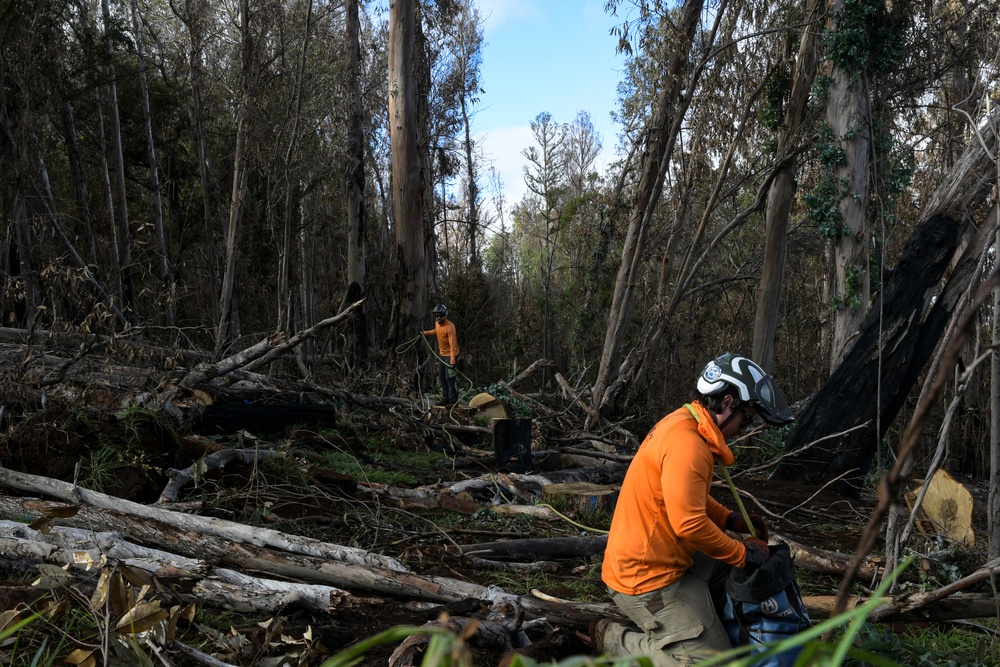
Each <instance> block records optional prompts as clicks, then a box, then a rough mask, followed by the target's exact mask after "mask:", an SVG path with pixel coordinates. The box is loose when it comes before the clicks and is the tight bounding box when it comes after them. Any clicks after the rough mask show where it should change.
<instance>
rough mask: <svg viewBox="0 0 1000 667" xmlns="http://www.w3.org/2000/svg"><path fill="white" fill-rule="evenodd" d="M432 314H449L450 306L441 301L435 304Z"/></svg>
mask: <svg viewBox="0 0 1000 667" xmlns="http://www.w3.org/2000/svg"><path fill="white" fill-rule="evenodd" d="M431 314H433V315H447V314H448V306H446V305H444V304H443V303H439V304H438V305H436V306H434V309H433V310H431Z"/></svg>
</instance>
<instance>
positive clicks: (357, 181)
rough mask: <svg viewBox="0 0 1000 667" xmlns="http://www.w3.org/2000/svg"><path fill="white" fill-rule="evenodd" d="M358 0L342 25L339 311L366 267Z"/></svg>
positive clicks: (360, 318) (360, 345)
mask: <svg viewBox="0 0 1000 667" xmlns="http://www.w3.org/2000/svg"><path fill="white" fill-rule="evenodd" d="M359 5H360V0H347V2H346V5H345V8H346V16H345V21H344V30H345V35H344V37H345V42H346V44H347V96H348V99H349V104H350V120H349V122H348V127H347V144H348V149H347V160H348V181H347V202H346V206H347V276H346V278H347V280H346V282H347V289H346V290H345V291H344V300H343V302H342V303H341V306H340V310H341V311H342V310H343V309H344V308H345V307H347V306H348V305H350V304H351V303H354V302H355V301H357V300H359V299H361V298H362V297H363V296H364V294H365V287H366V286H365V281H366V277H367V276H366V272H367V266H368V257H367V243H366V239H365V221H366V217H367V216H366V212H365V137H364V117H363V113H364V100H363V99H362V92H361V85H362V80H361V76H362V70H361V14H360V11H359ZM354 321H355V323H356V324H355V326H354V336H353V337H352V338H353V345H352V346H351V349H352V350H353V352H354V354H353V356H354V358H355V359H359V358H361V357H363V356H364V355H365V353H366V351H367V348H368V335H367V334H368V332H367V325H366V322H365V311H364V310H363V309H362V310H361V311H360V312H359V313H358V315H357V318H356V319H355V320H354Z"/></svg>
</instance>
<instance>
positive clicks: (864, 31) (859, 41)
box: [824, 0, 903, 76]
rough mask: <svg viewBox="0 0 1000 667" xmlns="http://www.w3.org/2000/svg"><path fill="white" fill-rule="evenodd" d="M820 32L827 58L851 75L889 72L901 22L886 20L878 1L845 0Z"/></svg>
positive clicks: (899, 48) (896, 57) (899, 44)
mask: <svg viewBox="0 0 1000 667" xmlns="http://www.w3.org/2000/svg"><path fill="white" fill-rule="evenodd" d="M833 25H834V26H835V28H834V29H833V30H832V31H828V32H827V33H826V34H825V35H824V42H825V44H826V47H827V49H828V54H829V57H830V60H832V61H833V62H834V64H836V65H837V66H838V67H840V68H841V69H843V70H844V71H846V72H848V73H850V74H851V75H853V76H858V75H861V74H866V75H869V76H873V75H878V74H884V73H887V72H891V71H892V70H893V69H894V68H895V67H896V65H897V64H898V63H899V60H900V57H901V55H902V45H903V39H902V37H903V35H902V25H901V24H900V25H894V24H892V23H890V22H889V21H888V16H887V14H886V10H885V3H884V2H882V1H881V0H847V2H845V3H844V6H843V9H841V11H840V12H837V13H836V14H834V15H833Z"/></svg>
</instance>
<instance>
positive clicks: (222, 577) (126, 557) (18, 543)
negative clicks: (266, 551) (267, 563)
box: [0, 520, 350, 613]
mask: <svg viewBox="0 0 1000 667" xmlns="http://www.w3.org/2000/svg"><path fill="white" fill-rule="evenodd" d="M0 553H2V554H3V556H4V558H8V559H16V560H26V561H31V562H36V563H48V564H51V565H63V566H65V565H76V566H79V567H82V568H86V569H89V568H91V567H92V566H93V565H95V564H98V563H101V562H103V561H105V560H106V561H107V562H109V563H121V564H123V565H125V566H127V567H131V568H136V569H139V570H143V571H144V572H148V573H149V574H150V575H152V576H155V577H157V578H158V579H160V580H162V581H174V582H178V581H183V580H195V581H196V582H197V583H195V585H194V589H193V593H194V594H195V595H197V596H198V598H199V599H201V600H204V601H206V602H207V603H208V604H210V605H212V606H215V607H219V608H225V609H236V610H237V611H262V612H267V613H276V612H278V611H280V610H282V609H284V608H286V607H288V606H291V605H294V606H298V607H303V608H306V609H312V610H314V611H326V612H329V611H332V610H333V609H335V608H337V607H339V606H341V605H342V604H343V602H344V601H345V600H346V599H347V598H348V597H350V594H349V593H348V592H347V591H344V590H341V589H338V588H334V587H331V586H320V585H316V584H304V583H296V582H287V581H275V580H271V579H262V578H259V577H251V576H248V575H245V574H243V573H240V572H236V571H234V570H229V569H226V568H212V567H211V566H210V565H209V564H208V563H206V562H205V561H203V560H200V559H195V558H187V557H185V556H181V555H179V554H175V553H170V552H166V551H162V550H160V549H151V548H149V547H144V546H142V545H138V544H134V543H132V542H129V541H128V540H125V539H123V538H122V536H121V535H120V534H118V533H112V532H97V531H92V530H81V529H78V528H68V527H64V526H51V527H47V529H46V531H45V532H44V533H42V532H40V531H37V530H34V529H32V528H30V527H28V526H26V525H24V524H22V523H17V522H14V521H2V520H0Z"/></svg>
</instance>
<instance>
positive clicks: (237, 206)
mask: <svg viewBox="0 0 1000 667" xmlns="http://www.w3.org/2000/svg"><path fill="white" fill-rule="evenodd" d="M240 38H241V42H242V49H241V51H242V56H241V65H242V68H243V71H242V72H241V73H240V93H241V95H240V105H239V109H238V110H237V112H236V147H235V149H234V151H233V189H232V196H231V197H230V200H229V226H228V228H227V229H226V268H225V273H224V274H223V276H222V292H221V294H220V295H219V320H218V326H217V327H216V331H215V354H216V357H221V356H222V353H223V351H224V349H225V347H226V345H228V344H229V343H231V342H232V341H233V340H234V339H236V338H238V337H239V325H238V321H237V319H236V317H235V311H236V307H235V305H234V302H235V298H236V297H235V295H236V266H237V259H238V258H239V254H240V232H241V231H242V227H243V225H242V222H243V205H244V200H245V199H246V194H247V165H246V161H247V158H246V155H245V152H246V141H247V124H248V123H249V117H250V104H251V96H252V87H253V78H254V75H255V73H254V68H255V66H256V58H255V57H254V50H255V48H256V46H255V44H254V38H253V35H252V34H250V0H240Z"/></svg>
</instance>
